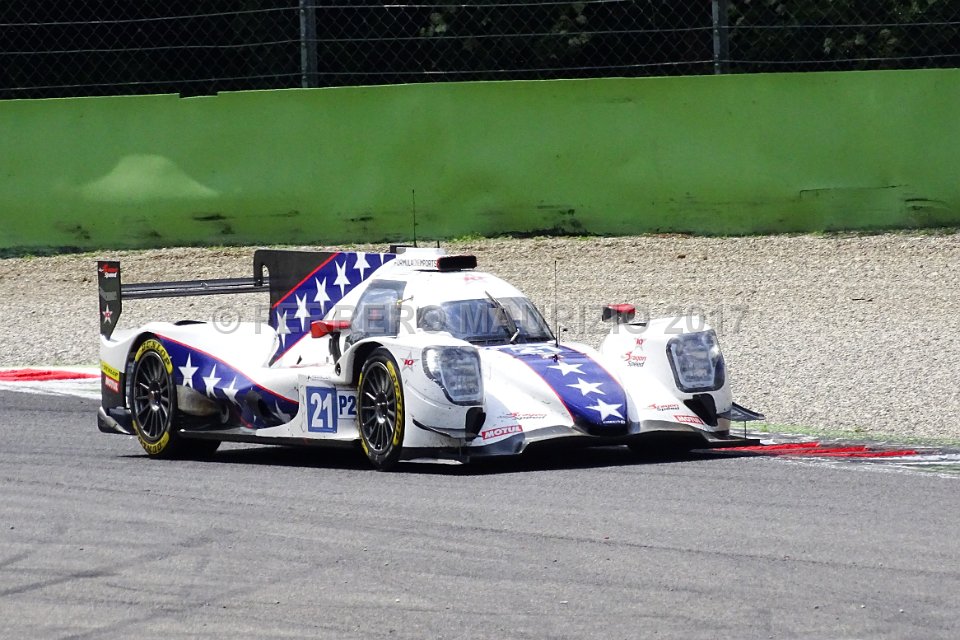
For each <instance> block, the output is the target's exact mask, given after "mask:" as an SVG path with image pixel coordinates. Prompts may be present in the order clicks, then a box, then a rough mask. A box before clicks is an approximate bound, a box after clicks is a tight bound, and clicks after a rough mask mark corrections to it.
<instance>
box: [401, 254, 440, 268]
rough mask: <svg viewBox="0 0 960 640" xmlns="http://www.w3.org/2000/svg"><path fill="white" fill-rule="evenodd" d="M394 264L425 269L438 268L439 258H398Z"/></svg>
mask: <svg viewBox="0 0 960 640" xmlns="http://www.w3.org/2000/svg"><path fill="white" fill-rule="evenodd" d="M394 264H395V265H397V266H398V267H420V268H423V269H436V268H437V258H403V257H400V258H397V259H396V260H395V261H394Z"/></svg>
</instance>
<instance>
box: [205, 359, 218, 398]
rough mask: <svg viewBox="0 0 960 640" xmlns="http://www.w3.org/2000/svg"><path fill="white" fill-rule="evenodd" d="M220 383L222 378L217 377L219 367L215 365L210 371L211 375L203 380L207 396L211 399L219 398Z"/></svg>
mask: <svg viewBox="0 0 960 640" xmlns="http://www.w3.org/2000/svg"><path fill="white" fill-rule="evenodd" d="M219 383H220V378H218V377H217V365H216V364H214V365H213V369H211V370H210V375H209V376H206V377H204V378H203V384H204V386H205V387H206V388H207V395H208V396H210V397H211V398H215V397H216V396H217V385H218V384H219Z"/></svg>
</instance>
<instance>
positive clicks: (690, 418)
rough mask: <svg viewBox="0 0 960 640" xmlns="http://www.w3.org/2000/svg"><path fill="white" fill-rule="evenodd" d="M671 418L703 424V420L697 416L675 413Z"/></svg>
mask: <svg viewBox="0 0 960 640" xmlns="http://www.w3.org/2000/svg"><path fill="white" fill-rule="evenodd" d="M673 419H674V420H676V421H677V422H682V423H683V424H696V425H702V424H703V420H701V419H700V418H698V417H697V416H688V415H684V414H677V415H675V416H673Z"/></svg>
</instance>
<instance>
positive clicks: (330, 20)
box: [0, 0, 960, 99]
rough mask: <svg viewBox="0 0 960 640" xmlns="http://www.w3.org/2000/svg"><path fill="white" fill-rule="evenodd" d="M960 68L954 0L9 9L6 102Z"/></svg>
mask: <svg viewBox="0 0 960 640" xmlns="http://www.w3.org/2000/svg"><path fill="white" fill-rule="evenodd" d="M956 66H960V2H958V1H957V0H859V1H857V0H796V1H793V2H788V1H786V0H784V1H782V2H780V1H777V0H700V1H699V2H689V1H688V2H671V1H668V0H585V1H583V2H557V1H550V0H541V1H529V2H527V1H522V0H521V1H517V2H505V1H497V0H488V1H485V2H462V3H457V4H450V3H447V2H420V3H415V4H388V3H374V2H370V1H369V0H360V1H359V2H346V1H344V0H340V1H339V2H338V1H336V0H334V1H333V2H318V1H316V0H299V1H298V0H199V1H194V2H185V1H182V0H167V1H165V2H153V3H147V2H128V1H125V0H71V1H66V0H58V1H54V0H31V1H29V2H28V1H25V0H9V1H7V2H4V3H2V6H0V98H6V99H9V98H48V97H62V96H90V95H118V94H144V93H179V94H181V95H185V96H186V95H206V94H212V93H216V92H218V91H234V90H242V89H278V88H290V87H324V86H345V85H371V84H391V83H408V82H437V81H462V80H506V79H511V80H516V79H555V78H587V77H591V78H592V77H607V76H619V77H634V76H649V75H683V74H706V73H745V72H763V71H822V70H854V69H891V68H919V67H956Z"/></svg>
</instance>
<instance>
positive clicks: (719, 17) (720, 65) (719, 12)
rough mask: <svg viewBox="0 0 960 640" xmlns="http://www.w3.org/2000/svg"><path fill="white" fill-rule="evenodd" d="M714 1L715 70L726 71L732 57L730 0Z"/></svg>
mask: <svg viewBox="0 0 960 640" xmlns="http://www.w3.org/2000/svg"><path fill="white" fill-rule="evenodd" d="M712 3H713V72H714V73H718V74H719V73H726V72H727V61H728V60H729V59H730V41H729V39H728V38H729V35H730V34H729V32H730V21H729V17H728V11H727V5H728V0H712Z"/></svg>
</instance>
